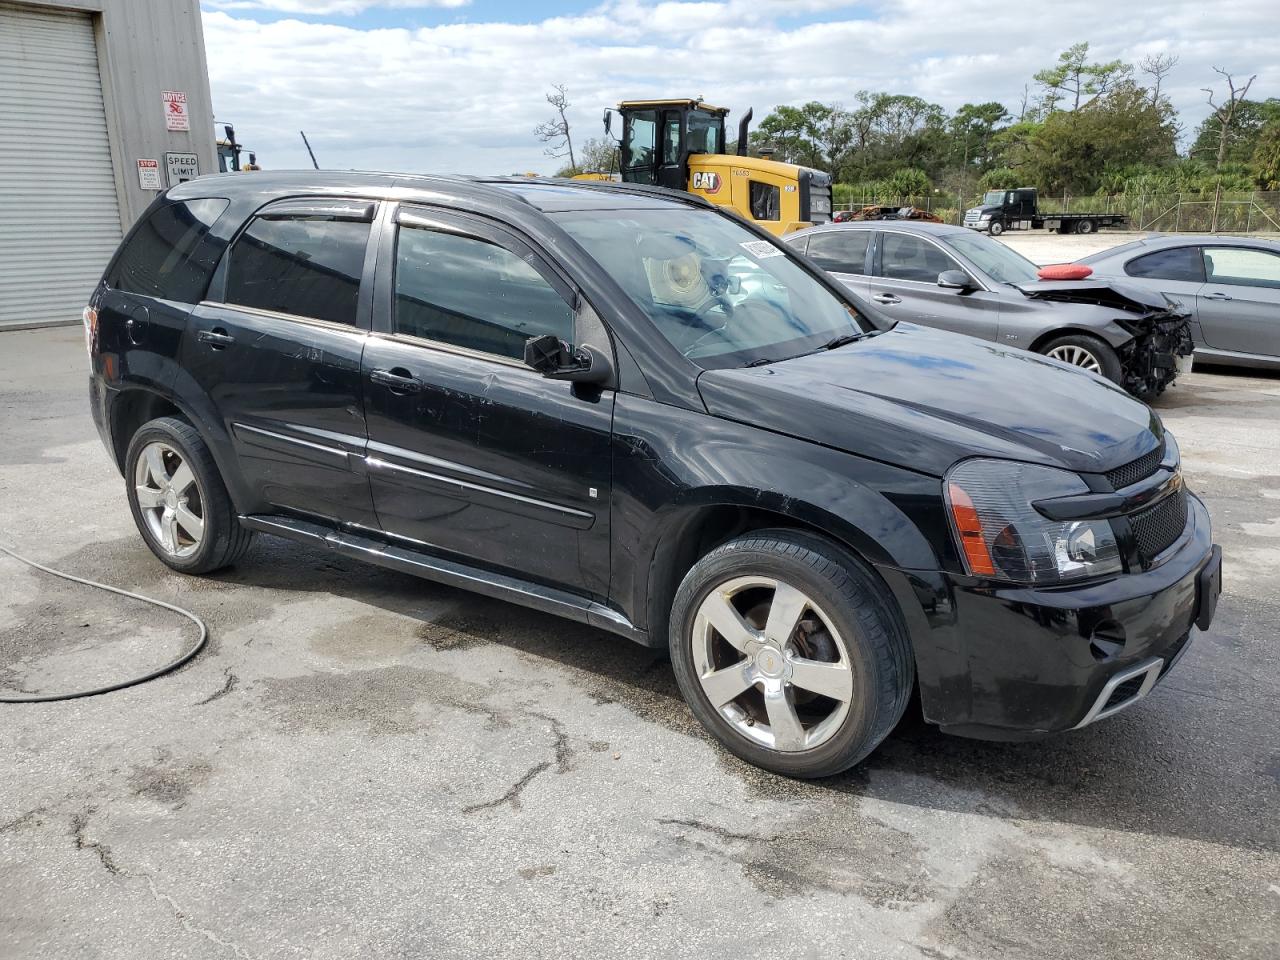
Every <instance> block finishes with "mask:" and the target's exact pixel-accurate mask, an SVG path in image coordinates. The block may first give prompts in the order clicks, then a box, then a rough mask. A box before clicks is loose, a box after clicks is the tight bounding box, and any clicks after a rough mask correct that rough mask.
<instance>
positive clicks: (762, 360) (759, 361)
mask: <svg viewBox="0 0 1280 960" xmlns="http://www.w3.org/2000/svg"><path fill="white" fill-rule="evenodd" d="M776 362H777V361H776V360H771V359H769V358H768V357H758V358H756V359H755V360H752V361H751V362H750V363H747V364H744V366H747V367H765V366H768V365H769V364H771V363H776Z"/></svg>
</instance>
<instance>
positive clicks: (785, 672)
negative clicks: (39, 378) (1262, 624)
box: [84, 172, 1221, 777]
mask: <svg viewBox="0 0 1280 960" xmlns="http://www.w3.org/2000/svg"><path fill="white" fill-rule="evenodd" d="M84 320H85V331H86V336H87V339H88V344H89V351H90V355H91V357H92V378H91V400H92V409H93V415H94V418H95V421H96V423H97V426H98V429H99V431H100V433H101V435H102V438H103V440H104V442H105V443H106V446H107V449H108V451H109V452H110V453H111V455H112V457H113V458H114V460H115V462H116V463H117V465H118V466H119V468H120V470H121V472H122V473H123V475H124V477H125V485H126V490H127V493H128V499H129V505H130V507H131V509H132V511H133V516H134V519H135V521H136V522H137V526H138V530H139V532H140V533H141V535H142V538H143V540H144V541H145V542H146V544H147V546H148V547H149V548H150V549H151V550H152V551H153V552H154V553H155V554H156V556H157V557H159V558H160V560H162V561H163V562H164V563H166V564H168V565H169V566H170V567H172V568H173V569H174V570H178V571H182V572H185V573H190V574H201V573H207V572H209V571H213V570H216V569H218V568H220V567H223V566H226V565H227V564H230V563H233V562H235V561H236V560H237V559H238V558H239V557H241V556H242V555H243V553H244V551H245V549H246V547H247V546H248V544H249V541H250V538H251V537H252V536H253V535H254V533H255V532H261V533H266V534H271V535H274V536H280V537H288V538H292V539H295V540H299V541H303V542H306V543H310V544H313V545H316V546H319V547H322V548H326V549H329V550H333V551H336V552H337V553H340V554H343V555H345V556H348V557H356V558H359V559H362V560H367V561H370V562H372V563H375V564H381V565H383V566H386V567H389V568H392V569H395V570H401V571H407V572H409V573H413V574H418V575H420V576H423V577H427V578H430V579H433V580H437V581H442V582H444V583H447V584H452V585H455V586H460V587H464V588H466V589H468V590H473V591H476V592H478V593H483V594H487V595H489V596H491V597H498V598H501V599H504V600H508V601H511V602H514V603H519V604H524V605H526V606H529V607H533V608H536V609H538V610H543V611H548V612H551V613H556V614H560V615H562V616H565V617H569V618H571V619H574V620H578V621H581V622H584V623H587V624H590V625H593V626H595V627H598V628H600V629H601V630H606V631H611V632H613V633H617V634H621V635H622V636H625V637H629V638H630V639H632V640H634V641H636V642H638V643H641V644H645V645H648V646H653V647H659V648H669V650H670V654H671V661H672V665H673V668H674V671H675V675H676V678H677V680H678V682H679V685H680V689H681V691H682V692H683V694H684V696H685V698H686V699H687V700H688V703H689V706H690V709H691V710H692V711H693V713H694V714H695V715H696V716H697V718H698V719H699V720H700V721H701V722H702V723H703V724H704V725H705V726H706V728H707V730H708V731H710V733H711V734H712V735H713V736H714V737H715V738H716V739H717V740H719V741H720V743H722V744H723V745H724V746H725V747H726V748H727V749H729V750H730V751H732V752H733V753H735V754H737V755H738V756H740V757H742V758H744V759H745V760H747V761H749V762H751V763H754V764H758V765H759V766H761V767H765V768H767V769H769V770H773V771H777V772H780V773H784V774H788V775H791V776H797V777H817V776H823V775H827V774H831V773H835V772H837V771H839V770H843V769H845V768H847V767H849V766H851V765H853V764H855V763H857V762H858V761H859V760H860V759H862V758H863V757H865V756H866V755H867V754H868V753H870V752H871V751H872V750H873V749H874V748H875V747H876V745H877V744H878V743H879V742H880V741H881V740H882V739H884V737H885V736H886V735H887V734H888V733H889V731H890V730H891V729H892V728H893V726H894V724H895V723H896V722H897V721H898V719H899V718H900V717H901V716H902V714H903V712H904V710H905V709H906V707H907V704H908V702H909V700H910V699H911V696H912V693H913V691H914V690H916V689H918V690H919V702H920V705H921V709H922V710H923V714H924V718H925V719H926V720H927V721H929V722H930V723H933V724H937V725H938V726H940V727H941V728H942V729H944V730H946V731H948V732H951V733H957V734H964V735H969V736H977V737H987V738H997V739H1021V738H1030V737H1034V736H1038V735H1042V734H1047V733H1052V732H1055V731H1062V730H1068V729H1072V728H1078V727H1082V726H1085V725H1087V724H1090V723H1093V722H1094V721H1096V720H1098V719H1101V718H1103V717H1106V716H1109V715H1110V714H1113V713H1115V712H1116V711H1118V710H1120V709H1123V708H1124V707H1126V706H1129V705H1130V704H1132V703H1134V702H1136V701H1137V700H1139V699H1141V698H1142V697H1144V696H1145V695H1146V694H1147V693H1148V692H1149V691H1150V690H1151V688H1152V687H1153V686H1154V685H1155V684H1156V683H1157V682H1158V681H1159V680H1160V678H1161V677H1162V676H1163V675H1164V674H1165V673H1167V672H1168V671H1169V669H1170V668H1171V667H1172V666H1173V664H1174V663H1175V662H1176V661H1177V659H1178V658H1179V657H1180V656H1181V655H1182V653H1183V652H1184V651H1185V649H1186V644H1187V641H1188V639H1189V637H1190V633H1191V628H1192V627H1193V626H1196V627H1198V628H1200V629H1201V630H1203V629H1205V628H1207V627H1208V625H1209V622H1210V619H1211V618H1212V616H1213V613H1214V607H1215V604H1216V601H1217V597H1218V592H1219V589H1220V583H1221V574H1220V569H1221V555H1220V552H1219V550H1218V548H1217V547H1216V546H1214V545H1213V544H1212V540H1211V534H1210V528H1209V517H1208V514H1207V512H1206V511H1205V508H1204V506H1203V505H1202V504H1201V502H1200V500H1199V499H1198V498H1196V497H1195V496H1194V495H1193V494H1191V493H1190V492H1188V490H1187V489H1186V487H1185V486H1184V485H1183V482H1182V473H1181V469H1180V461H1179V455H1178V446H1177V443H1175V441H1174V438H1173V436H1172V435H1170V434H1169V432H1168V431H1166V430H1165V429H1164V428H1163V425H1162V424H1161V422H1160V419H1159V417H1157V416H1156V415H1155V414H1154V413H1152V412H1151V410H1149V409H1148V408H1147V407H1146V406H1144V405H1143V404H1142V403H1140V402H1138V401H1136V400H1134V399H1132V398H1130V397H1128V396H1126V395H1125V394H1124V393H1123V392H1122V391H1121V390H1120V389H1118V388H1116V387H1114V386H1112V385H1111V384H1110V383H1107V382H1105V381H1104V380H1103V379H1102V378H1101V377H1098V376H1095V375H1093V374H1090V373H1085V372H1081V371H1079V370H1075V369H1071V368H1069V367H1068V366H1066V365H1065V364H1061V363H1058V362H1056V361H1053V360H1049V359H1046V358H1044V357H1040V356H1037V355H1034V354H1031V353H1028V352H1024V351H1021V350H1017V349H1006V348H1002V347H1000V346H997V345H994V344H989V343H982V342H979V341H977V340H973V339H970V338H968V337H964V336H959V335H956V334H952V333H947V332H942V331H937V330H930V329H926V328H923V327H918V326H915V325H912V324H910V323H907V322H897V323H896V324H895V323H894V322H892V321H890V320H886V319H885V318H884V317H883V316H882V315H880V314H879V313H877V312H876V311H875V309H874V308H872V307H869V306H868V305H866V304H864V303H862V302H861V301H860V300H859V299H858V297H857V296H856V295H855V294H853V293H851V292H849V291H847V290H845V289H844V288H843V287H842V286H841V285H840V284H839V283H838V282H837V281H835V280H834V279H832V278H831V277H829V276H828V275H827V274H825V273H824V272H822V270H821V269H819V268H818V267H817V266H816V265H815V264H814V263H813V262H811V261H810V260H808V259H806V258H805V257H803V256H802V255H800V254H797V253H796V252H795V251H794V250H792V249H790V248H788V247H787V245H786V244H784V243H782V242H781V241H779V240H776V239H774V238H773V237H771V236H770V235H768V234H767V233H764V232H762V231H759V230H757V229H755V228H754V227H752V226H751V225H749V224H746V223H744V222H742V221H740V220H738V219H736V218H735V217H733V216H732V215H731V214H728V213H726V212H724V211H723V210H721V209H718V208H716V207H712V206H710V205H708V204H706V203H705V202H703V201H700V200H698V199H697V198H695V197H692V196H690V195H688V194H684V193H672V192H668V191H664V190H661V189H658V188H649V187H641V186H636V185H630V184H627V185H615V184H607V183H574V182H571V181H552V180H542V181H539V180H527V179H489V180H482V179H469V178H450V177H431V176H398V175H387V174H360V173H310V172H308V173H305V174H303V173H278V174H276V173H256V174H252V175H236V174H231V175H227V176H221V177H202V178H200V179H197V180H194V181H191V182H188V183H184V184H181V185H179V186H177V187H174V188H173V189H171V190H169V191H168V192H166V193H165V194H163V195H161V196H160V197H158V198H157V199H156V201H155V203H154V204H153V205H152V206H151V207H150V208H149V209H148V210H147V212H146V213H145V214H144V215H143V217H142V218H141V219H140V220H139V222H138V223H137V225H136V226H135V227H134V228H133V229H132V231H131V232H130V233H129V235H128V237H127V238H126V239H125V241H124V242H123V244H122V245H121V247H120V250H119V252H118V253H117V254H116V256H115V257H114V259H113V260H112V262H111V264H110V265H109V267H108V268H107V271H106V274H105V276H104V277H103V279H102V281H101V283H100V284H99V286H98V287H97V288H96V290H95V291H94V293H93V295H92V298H91V300H90V302H89V304H88V306H87V307H86V309H85V311H84Z"/></svg>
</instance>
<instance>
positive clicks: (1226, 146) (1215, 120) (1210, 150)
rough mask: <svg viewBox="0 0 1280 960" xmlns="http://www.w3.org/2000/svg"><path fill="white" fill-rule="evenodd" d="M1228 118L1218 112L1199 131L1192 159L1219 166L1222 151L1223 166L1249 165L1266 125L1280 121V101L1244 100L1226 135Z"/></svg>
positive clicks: (1238, 106)
mask: <svg viewBox="0 0 1280 960" xmlns="http://www.w3.org/2000/svg"><path fill="white" fill-rule="evenodd" d="M1224 117H1225V113H1223V112H1221V111H1218V110H1215V111H1214V112H1213V113H1211V114H1209V116H1207V117H1206V118H1205V119H1204V122H1203V123H1201V124H1200V126H1199V127H1197V128H1196V138H1195V140H1194V142H1193V143H1192V144H1191V150H1190V155H1191V156H1192V157H1194V158H1195V159H1197V160H1203V161H1205V162H1206V163H1212V164H1217V163H1218V161H1217V157H1218V153H1219V151H1221V153H1222V161H1221V162H1222V163H1247V162H1249V160H1250V159H1251V158H1252V157H1253V151H1254V148H1255V146H1256V144H1257V139H1258V134H1259V133H1260V132H1261V131H1262V128H1263V126H1265V125H1266V123H1267V122H1268V120H1270V119H1272V118H1280V100H1276V99H1271V100H1262V101H1259V100H1241V101H1240V102H1239V103H1237V104H1236V107H1235V109H1234V111H1232V113H1231V119H1230V120H1229V121H1228V122H1227V127H1226V136H1223V120H1224Z"/></svg>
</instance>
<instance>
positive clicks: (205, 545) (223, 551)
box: [125, 417, 253, 573]
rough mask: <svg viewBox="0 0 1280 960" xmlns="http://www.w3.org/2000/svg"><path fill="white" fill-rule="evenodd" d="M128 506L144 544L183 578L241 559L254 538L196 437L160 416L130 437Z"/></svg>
mask: <svg viewBox="0 0 1280 960" xmlns="http://www.w3.org/2000/svg"><path fill="white" fill-rule="evenodd" d="M125 477H126V479H127V481H128V482H127V493H128V497H129V507H130V509H131V510H132V511H133V519H134V522H135V523H136V524H137V525H138V531H139V532H140V533H141V534H142V539H143V540H145V541H146V543H147V546H148V547H150V548H151V552H152V553H154V554H155V555H156V556H157V557H159V558H160V560H162V561H163V562H164V563H165V564H167V565H168V566H170V567H172V568H173V569H174V570H178V571H181V572H182V573H210V572H212V571H214V570H218V569H220V568H222V567H225V566H227V565H229V564H232V563H235V561H236V560H238V559H240V557H241V556H243V554H244V552H245V550H246V549H248V547H249V543H250V541H251V540H252V538H253V534H252V532H251V531H249V530H246V529H244V528H243V527H242V526H240V521H239V520H238V519H237V516H236V511H235V507H234V506H233V505H232V503H231V497H230V496H229V495H228V494H227V489H226V487H225V486H224V485H223V483H222V477H221V476H220V475H219V473H218V468H217V466H216V465H215V464H214V462H213V455H212V454H211V453H210V452H209V448H208V446H206V445H205V442H204V440H203V439H201V437H200V434H199V433H197V432H196V430H195V428H194V427H192V426H191V424H189V423H187V422H186V421H183V420H179V419H177V418H175V417H160V418H158V419H156V420H152V421H150V422H149V423H145V424H143V425H142V427H140V428H139V430H138V432H137V433H135V434H134V435H133V439H132V440H131V441H130V442H129V449H128V452H127V453H126V454H125Z"/></svg>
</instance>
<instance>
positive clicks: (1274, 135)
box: [1253, 117, 1280, 190]
mask: <svg viewBox="0 0 1280 960" xmlns="http://www.w3.org/2000/svg"><path fill="white" fill-rule="evenodd" d="M1253 167H1254V170H1255V171H1256V172H1257V177H1258V186H1260V187H1261V188H1262V189H1263V190H1280V117H1276V118H1275V119H1272V120H1268V121H1267V123H1266V125H1265V126H1264V127H1263V128H1262V129H1261V130H1259V131H1258V137H1257V142H1256V145H1255V146H1254V148H1253Z"/></svg>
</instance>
